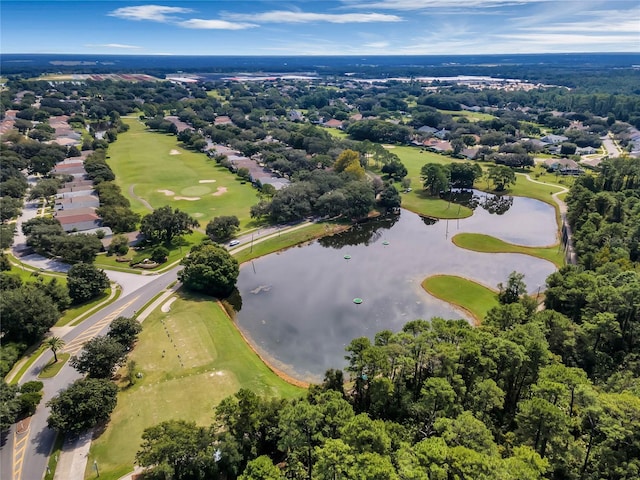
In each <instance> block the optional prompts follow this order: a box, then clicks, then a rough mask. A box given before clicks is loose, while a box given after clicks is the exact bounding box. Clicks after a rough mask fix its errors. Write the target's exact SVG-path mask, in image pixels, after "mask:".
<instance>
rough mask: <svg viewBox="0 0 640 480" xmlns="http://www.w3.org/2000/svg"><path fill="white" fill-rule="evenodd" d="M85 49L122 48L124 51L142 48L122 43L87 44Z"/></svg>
mask: <svg viewBox="0 0 640 480" xmlns="http://www.w3.org/2000/svg"><path fill="white" fill-rule="evenodd" d="M85 47H87V48H124V49H137V48H142V47H138V46H137V45H124V44H122V43H102V44H87V45H85Z"/></svg>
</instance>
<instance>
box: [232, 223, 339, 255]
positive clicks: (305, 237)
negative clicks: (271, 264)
mask: <svg viewBox="0 0 640 480" xmlns="http://www.w3.org/2000/svg"><path fill="white" fill-rule="evenodd" d="M350 227H351V225H347V224H339V223H330V222H323V223H310V224H309V225H307V226H305V227H303V228H300V229H298V230H294V231H292V232H286V231H285V232H284V233H285V234H284V235H282V236H280V235H277V236H272V237H270V238H267V239H265V240H261V241H259V242H255V245H254V246H253V248H244V249H243V250H240V251H238V252H236V253H233V254H232V255H233V256H234V257H235V259H236V260H238V263H240V264H242V263H245V262H248V261H251V260H254V259H256V258H259V257H263V256H265V255H269V254H270V253H275V252H279V251H282V250H286V249H288V248H291V247H295V246H297V245H300V244H303V243H306V242H310V241H311V240H315V239H317V238H321V237H324V236H326V235H333V234H335V233H339V232H341V231H344V230H346V229H348V228H350Z"/></svg>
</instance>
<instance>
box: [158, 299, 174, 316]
mask: <svg viewBox="0 0 640 480" xmlns="http://www.w3.org/2000/svg"><path fill="white" fill-rule="evenodd" d="M177 299H178V297H173V298H170V299H169V300H167V301H166V302H164V305H162V308H160V310H162V312H163V313H167V312H170V311H171V304H172V303H173V302H175V301H176V300H177Z"/></svg>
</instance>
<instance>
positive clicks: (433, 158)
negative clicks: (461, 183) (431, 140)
mask: <svg viewBox="0 0 640 480" xmlns="http://www.w3.org/2000/svg"><path fill="white" fill-rule="evenodd" d="M387 148H389V150H390V151H391V152H393V153H395V154H396V155H398V158H400V161H402V163H403V164H404V166H405V167H407V178H410V179H411V189H412V191H411V192H409V193H402V194H401V197H402V206H403V207H404V208H406V209H407V210H411V211H412V212H415V213H418V214H420V215H426V216H428V217H434V218H466V217H470V216H471V214H472V213H473V212H472V211H471V209H469V208H467V207H462V206H459V205H453V204H452V205H450V204H449V202H447V201H446V200H442V199H440V198H434V197H431V196H430V195H428V194H427V192H425V190H424V188H422V179H421V178H420V171H421V170H422V167H423V165H425V164H427V163H439V164H441V165H447V164H449V163H452V162H461V161H464V160H456V159H453V158H451V157H447V156H446V155H439V154H437V153H433V152H428V151H426V150H422V149H420V148H418V147H409V146H404V145H393V146H387ZM397 188H398V190H401V188H400V185H398V186H397Z"/></svg>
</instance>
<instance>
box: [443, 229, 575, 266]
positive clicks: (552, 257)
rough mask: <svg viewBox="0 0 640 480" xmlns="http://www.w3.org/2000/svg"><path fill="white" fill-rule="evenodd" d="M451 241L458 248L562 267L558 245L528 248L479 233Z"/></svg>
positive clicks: (468, 234)
mask: <svg viewBox="0 0 640 480" xmlns="http://www.w3.org/2000/svg"><path fill="white" fill-rule="evenodd" d="M451 241H452V242H453V243H454V244H455V245H456V246H457V247H460V248H464V249H466V250H473V251H474V252H482V253H521V254H523V255H529V256H532V257H537V258H540V259H542V260H547V261H549V262H552V263H553V264H554V265H555V266H556V267H557V268H561V267H562V266H564V252H563V251H562V250H561V249H559V245H558V244H556V245H552V246H547V247H528V246H524V245H516V244H513V243H508V242H505V241H504V240H500V239H499V238H496V237H492V236H490V235H484V234H481V233H459V234H457V235H455V236H454V237H453V238H452V239H451Z"/></svg>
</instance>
